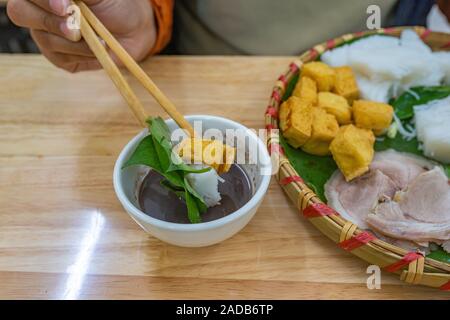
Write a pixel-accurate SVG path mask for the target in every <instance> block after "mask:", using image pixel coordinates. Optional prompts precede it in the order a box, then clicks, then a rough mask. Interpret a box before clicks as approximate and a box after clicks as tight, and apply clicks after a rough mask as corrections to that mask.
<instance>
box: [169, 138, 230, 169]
mask: <svg viewBox="0 0 450 320" xmlns="http://www.w3.org/2000/svg"><path fill="white" fill-rule="evenodd" d="M176 151H177V153H178V155H179V156H180V157H181V158H182V159H183V160H184V161H185V162H187V163H193V164H199V163H204V164H207V165H209V166H210V167H212V168H213V169H214V170H216V171H217V172H219V173H221V172H227V171H228V170H229V169H230V167H231V165H232V163H233V162H234V156H235V152H236V150H235V148H233V147H230V146H228V145H226V144H223V143H222V142H221V141H219V140H208V139H197V138H189V139H184V140H183V141H182V142H181V143H180V144H178V145H177V147H176Z"/></svg>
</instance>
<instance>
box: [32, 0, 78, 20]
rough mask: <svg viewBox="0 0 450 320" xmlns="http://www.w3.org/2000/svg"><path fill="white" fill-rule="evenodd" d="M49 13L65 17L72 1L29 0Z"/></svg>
mask: <svg viewBox="0 0 450 320" xmlns="http://www.w3.org/2000/svg"><path fill="white" fill-rule="evenodd" d="M29 1H30V2H33V3H34V4H35V5H37V6H38V7H40V8H42V9H44V10H45V11H47V12H51V13H54V14H56V15H58V16H61V17H64V16H66V15H67V14H68V8H69V6H70V5H71V3H70V0H29Z"/></svg>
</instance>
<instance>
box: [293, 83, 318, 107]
mask: <svg viewBox="0 0 450 320" xmlns="http://www.w3.org/2000/svg"><path fill="white" fill-rule="evenodd" d="M292 95H293V96H295V97H299V98H300V99H303V100H305V101H307V102H311V103H312V104H313V105H314V104H316V103H317V84H316V82H315V81H314V80H313V79H311V78H309V77H306V76H304V77H300V79H299V80H298V82H297V84H296V85H295V88H294V91H293V92H292Z"/></svg>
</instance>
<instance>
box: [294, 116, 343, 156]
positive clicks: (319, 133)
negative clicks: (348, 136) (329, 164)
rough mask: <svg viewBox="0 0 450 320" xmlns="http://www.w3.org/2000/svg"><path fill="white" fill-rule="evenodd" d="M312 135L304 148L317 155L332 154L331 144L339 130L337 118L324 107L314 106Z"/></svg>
mask: <svg viewBox="0 0 450 320" xmlns="http://www.w3.org/2000/svg"><path fill="white" fill-rule="evenodd" d="M312 111H313V121H312V126H311V137H310V138H309V139H308V141H306V143H305V144H304V145H303V146H302V150H303V151H305V152H307V153H310V154H314V155H317V156H325V155H327V154H330V150H329V145H330V143H331V141H332V140H333V139H334V137H335V136H336V134H337V132H338V130H339V124H338V122H337V120H336V118H335V117H334V116H333V115H332V114H329V113H327V112H326V111H325V110H324V109H321V108H313V110H312Z"/></svg>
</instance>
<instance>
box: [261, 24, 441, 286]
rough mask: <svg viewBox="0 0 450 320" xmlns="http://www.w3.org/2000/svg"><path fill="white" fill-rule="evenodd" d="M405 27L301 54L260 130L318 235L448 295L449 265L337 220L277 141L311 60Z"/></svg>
mask: <svg viewBox="0 0 450 320" xmlns="http://www.w3.org/2000/svg"><path fill="white" fill-rule="evenodd" d="M406 28H407V27H399V28H389V29H380V30H375V31H367V32H359V33H354V34H346V35H344V36H342V37H339V38H336V39H333V40H330V41H327V42H325V43H321V44H319V45H317V46H315V47H313V48H312V49H310V50H308V51H306V52H305V53H303V54H302V55H301V56H300V57H299V58H298V59H297V60H295V61H293V62H292V63H291V64H290V65H289V69H288V70H287V71H286V72H285V73H284V74H282V75H281V76H280V77H279V78H278V80H277V81H276V83H275V86H274V87H273V91H272V94H271V97H270V100H269V106H268V107H267V110H266V113H265V125H266V129H267V131H268V134H267V148H268V150H269V152H270V153H271V154H272V155H276V156H277V158H278V159H279V160H278V161H279V170H278V173H277V180H278V182H279V183H280V185H281V186H282V188H283V189H284V191H285V192H286V193H287V195H288V196H289V198H290V199H291V201H292V202H293V203H294V204H295V205H296V207H297V208H298V209H299V210H300V213H301V214H302V215H303V216H304V217H305V218H307V219H308V220H309V221H310V222H311V223H312V224H313V225H315V226H316V227H317V228H318V229H319V230H320V231H321V232H322V233H324V234H325V235H326V236H327V237H328V238H330V239H331V240H332V241H334V242H335V243H336V244H338V246H339V247H340V248H341V249H344V250H347V251H350V252H351V253H352V254H354V255H356V256H358V257H360V258H361V259H363V260H365V261H367V262H368V263H370V264H374V265H378V266H379V267H380V268H381V269H383V270H385V271H387V272H392V273H395V274H398V275H399V276H400V279H401V280H402V281H405V282H406V283H410V284H421V285H425V286H430V287H435V288H440V289H441V290H450V264H448V263H444V262H440V261H437V260H433V259H430V258H426V257H424V256H422V255H421V254H418V253H416V252H408V251H406V250H404V249H402V248H399V247H396V246H394V245H391V244H389V243H386V242H384V241H381V240H379V239H377V238H376V237H375V236H373V235H372V234H371V233H370V232H367V231H365V230H361V229H359V228H358V226H356V225H355V224H353V223H352V222H350V221H347V220H346V219H344V218H342V217H341V216H340V215H339V214H338V213H337V212H336V211H334V210H333V209H332V208H330V207H328V206H327V205H326V204H324V203H323V202H322V201H321V200H320V199H319V197H317V196H316V194H315V193H314V192H313V191H312V190H311V189H310V188H308V186H307V185H306V184H305V183H304V182H303V180H302V178H301V172H296V170H295V169H294V167H293V166H292V165H291V164H290V162H289V159H288V158H287V157H286V156H285V154H284V150H283V148H282V146H281V145H280V144H279V136H278V130H274V129H278V119H277V114H278V108H279V106H280V104H281V102H282V97H283V96H284V93H285V90H286V88H287V86H288V85H289V83H290V81H291V80H292V79H293V78H294V77H295V76H296V75H298V74H299V70H300V69H301V67H302V65H303V64H304V63H306V62H310V61H313V60H316V59H317V58H318V56H319V55H320V54H322V53H323V52H325V51H326V50H329V49H332V48H334V47H336V46H338V45H340V44H342V43H345V42H348V41H351V40H353V39H357V38H360V37H363V36H366V35H370V34H388V35H392V36H396V37H398V36H400V33H401V32H402V31H403V30H404V29H406ZM410 28H412V29H413V30H414V31H416V32H417V33H418V34H419V35H420V37H421V38H422V40H423V41H425V42H426V43H427V44H428V45H429V46H430V47H431V48H432V49H433V50H450V35H449V34H445V33H437V32H431V31H430V30H428V29H425V28H423V27H410Z"/></svg>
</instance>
